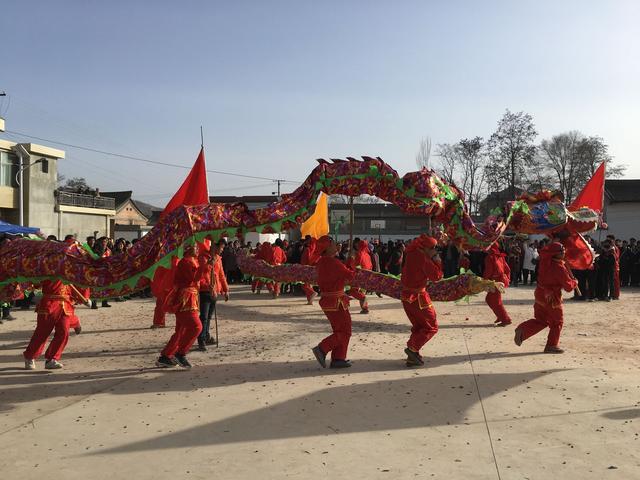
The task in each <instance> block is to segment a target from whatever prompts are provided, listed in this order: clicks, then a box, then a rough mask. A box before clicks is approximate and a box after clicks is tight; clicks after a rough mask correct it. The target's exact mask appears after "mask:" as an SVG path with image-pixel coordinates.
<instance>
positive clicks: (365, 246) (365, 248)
mask: <svg viewBox="0 0 640 480" xmlns="http://www.w3.org/2000/svg"><path fill="white" fill-rule="evenodd" d="M348 265H349V267H351V268H352V269H356V268H357V267H360V268H361V269H363V270H371V269H372V268H373V262H372V261H371V255H369V243H368V242H367V241H366V240H360V239H359V238H355V239H354V240H353V252H352V253H351V256H350V257H349V261H348ZM347 295H349V296H350V297H353V298H355V299H356V300H358V301H359V302H360V313H369V304H368V303H367V297H366V291H364V290H361V289H359V288H349V290H347Z"/></svg>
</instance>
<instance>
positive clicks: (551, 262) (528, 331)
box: [514, 242, 578, 353]
mask: <svg viewBox="0 0 640 480" xmlns="http://www.w3.org/2000/svg"><path fill="white" fill-rule="evenodd" d="M577 285H578V282H577V281H576V279H575V278H573V276H572V275H571V272H570V271H569V269H568V267H567V266H566V265H565V263H564V247H563V246H562V244H561V243H559V242H553V243H550V244H549V245H547V246H546V247H544V248H543V249H542V250H541V251H540V263H539V270H538V280H537V286H536V291H535V300H536V303H535V304H534V306H533V312H534V317H535V318H532V319H531V320H527V321H526V322H523V323H521V324H520V325H518V327H517V328H516V333H515V338H514V341H515V343H516V345H518V346H520V345H522V342H523V341H525V340H526V339H527V338H529V337H531V336H533V335H535V334H536V333H538V332H540V331H541V330H544V329H545V328H546V327H549V335H548V337H547V345H546V347H545V348H544V352H545V353H563V351H564V350H562V349H561V348H560V347H558V343H559V342H560V332H561V331H562V324H563V308H562V290H563V289H564V290H565V291H567V292H570V291H572V290H573V289H575V288H576V286H577Z"/></svg>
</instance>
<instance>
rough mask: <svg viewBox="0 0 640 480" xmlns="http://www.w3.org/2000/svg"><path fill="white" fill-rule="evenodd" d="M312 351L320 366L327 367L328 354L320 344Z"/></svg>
mask: <svg viewBox="0 0 640 480" xmlns="http://www.w3.org/2000/svg"><path fill="white" fill-rule="evenodd" d="M311 351H312V352H313V354H314V355H315V356H316V360H318V363H319V364H320V366H321V367H322V368H327V354H326V353H324V352H323V351H322V349H321V348H320V345H318V346H316V347H313V348H312V349H311ZM332 363H333V362H332Z"/></svg>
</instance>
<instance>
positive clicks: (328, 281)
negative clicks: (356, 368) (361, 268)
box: [312, 235, 356, 368]
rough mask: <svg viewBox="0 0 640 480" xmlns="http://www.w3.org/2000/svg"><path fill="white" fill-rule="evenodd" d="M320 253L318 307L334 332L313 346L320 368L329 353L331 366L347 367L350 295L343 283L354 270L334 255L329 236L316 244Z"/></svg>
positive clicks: (332, 243) (351, 275)
mask: <svg viewBox="0 0 640 480" xmlns="http://www.w3.org/2000/svg"><path fill="white" fill-rule="evenodd" d="M316 248H317V252H318V254H320V255H322V257H321V258H320V260H318V263H317V264H316V271H317V273H318V286H319V287H320V302H319V303H320V307H321V308H322V310H323V311H324V314H325V315H326V316H327V318H328V319H329V322H330V323H331V328H332V330H333V333H332V334H331V335H329V336H328V337H327V338H325V339H324V340H322V342H320V344H319V345H318V346H317V347H314V348H313V349H312V351H313V354H314V355H315V357H316V359H317V360H318V363H319V364H320V365H322V368H326V367H327V363H326V357H327V355H328V354H329V352H331V364H330V368H348V367H350V366H351V362H350V361H349V360H347V350H348V348H349V339H350V338H351V314H350V313H349V297H348V296H347V295H346V294H345V293H344V286H345V284H346V283H348V282H351V281H353V277H354V275H355V273H356V272H355V270H353V269H352V268H349V267H347V266H346V265H345V264H344V263H342V262H341V261H340V260H339V259H337V258H336V253H337V252H338V247H337V246H336V243H335V242H334V241H333V240H332V239H331V238H330V237H328V236H326V235H325V236H324V237H321V238H320V239H319V240H318V242H317V245H316Z"/></svg>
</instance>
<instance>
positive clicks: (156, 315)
mask: <svg viewBox="0 0 640 480" xmlns="http://www.w3.org/2000/svg"><path fill="white" fill-rule="evenodd" d="M165 315H166V312H165V311H164V297H156V308H155V309H154V310H153V324H154V325H157V326H159V327H164V322H165Z"/></svg>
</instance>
